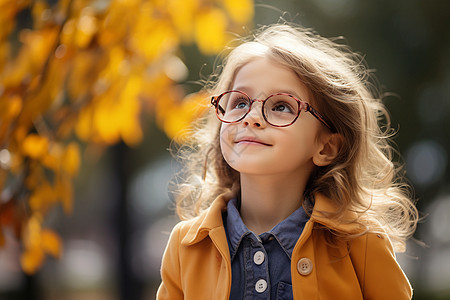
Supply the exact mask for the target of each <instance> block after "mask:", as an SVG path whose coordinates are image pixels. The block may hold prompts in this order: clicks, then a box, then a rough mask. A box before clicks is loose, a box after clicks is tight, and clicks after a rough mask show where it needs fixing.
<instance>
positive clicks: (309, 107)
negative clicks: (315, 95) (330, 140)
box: [306, 103, 336, 132]
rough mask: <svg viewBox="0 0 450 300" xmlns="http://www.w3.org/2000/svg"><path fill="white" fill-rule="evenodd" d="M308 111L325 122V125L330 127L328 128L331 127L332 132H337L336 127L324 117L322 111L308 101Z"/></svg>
mask: <svg viewBox="0 0 450 300" xmlns="http://www.w3.org/2000/svg"><path fill="white" fill-rule="evenodd" d="M306 111H308V112H310V113H311V114H312V115H313V116H314V117H316V118H317V119H318V120H319V121H320V122H322V123H323V125H325V126H326V127H328V129H330V130H331V131H332V132H336V129H335V128H334V127H332V126H331V125H330V124H329V123H328V122H327V121H326V120H325V118H324V116H322V114H321V113H320V112H318V111H317V110H315V109H314V108H313V107H312V106H311V105H309V104H308V103H307V106H306Z"/></svg>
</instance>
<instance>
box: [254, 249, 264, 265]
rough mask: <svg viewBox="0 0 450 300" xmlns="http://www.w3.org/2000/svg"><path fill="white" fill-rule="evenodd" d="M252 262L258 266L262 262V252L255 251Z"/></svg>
mask: <svg viewBox="0 0 450 300" xmlns="http://www.w3.org/2000/svg"><path fill="white" fill-rule="evenodd" d="M253 262H254V263H255V264H257V265H260V264H262V263H263V262H264V252H262V251H256V253H255V255H253Z"/></svg>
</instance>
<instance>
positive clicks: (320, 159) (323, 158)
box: [313, 133, 344, 167]
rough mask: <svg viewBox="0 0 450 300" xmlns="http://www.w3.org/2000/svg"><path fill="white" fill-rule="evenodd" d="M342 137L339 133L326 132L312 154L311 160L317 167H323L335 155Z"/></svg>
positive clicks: (339, 147) (340, 144) (342, 140)
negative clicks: (316, 149)
mask: <svg viewBox="0 0 450 300" xmlns="http://www.w3.org/2000/svg"><path fill="white" fill-rule="evenodd" d="M343 142H344V137H343V136H342V135H340V134H339V133H333V134H327V135H326V136H325V137H323V139H322V141H321V144H320V147H319V149H318V151H317V152H316V153H315V155H314V156H313V162H314V164H315V165H316V166H318V167H325V166H328V165H329V164H331V162H332V161H333V160H334V159H335V158H336V157H337V155H338V153H339V150H340V149H341V146H342V143H343Z"/></svg>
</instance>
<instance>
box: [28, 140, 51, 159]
mask: <svg viewBox="0 0 450 300" xmlns="http://www.w3.org/2000/svg"><path fill="white" fill-rule="evenodd" d="M22 151H23V153H24V155H27V156H29V157H31V158H34V159H38V158H41V157H43V156H44V155H45V154H46V153H47V151H48V140H47V138H45V137H43V136H40V135H37V134H30V135H28V136H27V137H26V138H25V140H24V141H23V145H22Z"/></svg>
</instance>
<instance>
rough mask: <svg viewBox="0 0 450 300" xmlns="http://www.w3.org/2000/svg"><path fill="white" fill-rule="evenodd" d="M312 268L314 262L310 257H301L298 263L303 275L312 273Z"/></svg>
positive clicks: (298, 269) (299, 270)
mask: <svg viewBox="0 0 450 300" xmlns="http://www.w3.org/2000/svg"><path fill="white" fill-rule="evenodd" d="M312 269H313V264H312V261H311V260H310V259H309V258H306V257H304V258H301V259H300V260H299V261H298V263H297V271H298V272H299V273H300V274H301V275H303V276H306V275H309V274H311V272H312Z"/></svg>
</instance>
